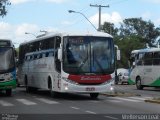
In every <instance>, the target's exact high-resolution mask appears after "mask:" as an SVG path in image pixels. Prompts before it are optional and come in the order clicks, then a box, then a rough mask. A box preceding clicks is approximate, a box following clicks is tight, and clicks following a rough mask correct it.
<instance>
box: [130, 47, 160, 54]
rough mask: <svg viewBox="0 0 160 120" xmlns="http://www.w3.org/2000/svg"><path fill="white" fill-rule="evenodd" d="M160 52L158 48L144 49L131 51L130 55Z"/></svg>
mask: <svg viewBox="0 0 160 120" xmlns="http://www.w3.org/2000/svg"><path fill="white" fill-rule="evenodd" d="M156 51H160V48H145V49H139V50H133V51H132V52H131V53H132V54H134V53H140V52H156Z"/></svg>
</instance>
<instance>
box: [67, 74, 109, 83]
mask: <svg viewBox="0 0 160 120" xmlns="http://www.w3.org/2000/svg"><path fill="white" fill-rule="evenodd" d="M68 79H69V80H73V81H75V82H77V83H103V82H106V81H108V80H110V79H112V77H111V75H69V76H68Z"/></svg>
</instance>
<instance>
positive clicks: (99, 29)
mask: <svg viewBox="0 0 160 120" xmlns="http://www.w3.org/2000/svg"><path fill="white" fill-rule="evenodd" d="M90 6H91V7H98V8H99V27H98V31H101V8H102V7H109V5H107V6H103V5H97V4H96V5H92V4H90Z"/></svg>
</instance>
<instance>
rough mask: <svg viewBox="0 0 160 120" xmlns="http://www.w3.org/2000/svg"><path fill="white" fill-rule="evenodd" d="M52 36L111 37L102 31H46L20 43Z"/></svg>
mask: <svg viewBox="0 0 160 120" xmlns="http://www.w3.org/2000/svg"><path fill="white" fill-rule="evenodd" d="M54 36H61V37H62V36H99V37H110V38H113V37H112V36H111V35H110V34H108V33H103V32H86V33H84V32H76V33H75V32H68V33H65V32H64V33H60V32H57V33H53V32H51V33H47V34H44V35H39V36H37V38H36V39H34V40H30V41H28V42H24V43H21V44H20V45H23V44H28V43H32V42H35V41H40V40H43V39H47V38H50V37H54Z"/></svg>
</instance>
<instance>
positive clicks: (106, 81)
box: [18, 32, 115, 98]
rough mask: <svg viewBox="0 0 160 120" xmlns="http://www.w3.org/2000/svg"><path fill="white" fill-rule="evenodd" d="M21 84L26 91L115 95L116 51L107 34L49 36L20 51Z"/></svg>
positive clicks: (29, 44)
mask: <svg viewBox="0 0 160 120" xmlns="http://www.w3.org/2000/svg"><path fill="white" fill-rule="evenodd" d="M18 80H19V83H20V84H24V85H25V86H26V91H30V90H35V89H37V88H41V89H47V90H50V92H51V95H52V96H54V95H55V94H56V93H58V92H65V93H89V94H90V96H91V97H92V98H97V97H98V95H99V93H104V92H112V91H113V90H114V87H113V85H114V80H115V49H114V42H113V38H112V36H111V35H109V34H107V33H101V32H96V33H83V34H81V33H77V34H74V33H57V34H53V33H52V34H51V33H50V34H46V35H45V36H41V37H39V38H36V39H35V40H32V41H29V42H26V43H22V44H21V45H20V47H19V67H18Z"/></svg>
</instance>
